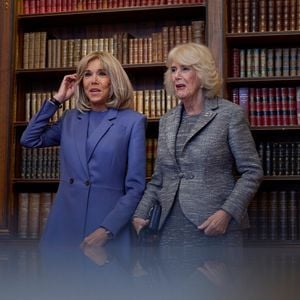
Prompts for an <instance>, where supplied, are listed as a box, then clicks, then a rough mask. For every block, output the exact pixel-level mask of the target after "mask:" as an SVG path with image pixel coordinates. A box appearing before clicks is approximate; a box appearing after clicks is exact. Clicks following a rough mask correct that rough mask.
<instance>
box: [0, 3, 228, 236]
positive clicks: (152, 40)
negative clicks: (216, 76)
mask: <svg viewBox="0 0 300 300" xmlns="http://www.w3.org/2000/svg"><path fill="white" fill-rule="evenodd" d="M12 2H13V5H12V7H11V11H10V13H11V17H12V18H13V24H11V26H12V27H11V28H15V32H14V35H13V37H12V41H13V43H12V45H11V47H8V49H13V53H14V54H13V57H12V59H13V61H14V69H13V71H12V76H13V79H12V80H11V81H10V84H9V83H8V87H7V90H9V91H11V93H12V95H13V101H11V102H10V118H9V119H7V121H9V124H11V135H12V138H11V141H10V142H9V143H8V145H7V146H8V147H9V149H10V150H9V152H8V153H11V155H10V160H9V172H7V173H8V176H6V179H7V194H8V195H9V196H8V197H7V199H5V200H4V199H3V200H1V202H0V203H1V204H3V205H4V206H7V207H9V212H10V213H8V211H4V214H5V218H6V223H5V226H4V227H5V229H6V232H5V234H4V236H5V237H9V238H14V239H15V238H16V239H36V238H38V237H39V235H40V233H41V230H42V228H43V224H44V221H45V213H46V212H47V210H48V209H49V203H51V201H53V198H54V195H55V192H56V189H57V186H58V173H57V170H58V166H57V160H56V157H57V152H58V151H59V149H46V150H45V151H44V150H32V149H30V150H24V149H23V148H22V147H21V146H20V144H19V139H20V136H21V134H22V132H23V130H24V129H25V126H26V124H27V122H28V120H29V119H30V117H31V115H32V114H33V113H34V112H35V111H36V110H38V108H39V105H40V103H41V101H43V100H44V99H45V98H47V97H48V96H49V95H51V93H53V91H54V90H55V89H56V88H58V86H59V83H60V81H61V79H62V77H63V76H64V75H65V74H68V73H71V72H74V71H75V68H76V62H77V61H78V59H80V57H79V55H81V54H82V55H84V53H87V52H89V51H91V50H101V49H105V50H108V51H111V52H112V53H113V54H114V55H116V57H117V58H118V59H119V60H120V61H121V62H122V64H123V66H124V68H125V70H126V72H127V73H128V75H129V77H130V79H131V81H132V83H133V85H134V89H135V92H136V102H135V103H136V104H135V109H136V110H139V111H141V112H143V113H144V114H146V115H147V117H148V119H149V121H148V127H147V139H148V141H147V148H149V149H152V150H151V151H149V153H150V155H149V156H148V157H147V160H149V170H147V173H148V174H149V176H150V173H151V168H153V166H152V165H151V164H153V160H154V157H155V147H156V138H157V133H158V120H159V117H160V116H161V115H163V114H164V112H165V111H166V110H168V109H169V108H170V107H172V106H174V105H176V103H174V102H172V99H167V96H166V95H165V94H164V92H163V73H164V71H165V67H164V60H165V57H166V54H167V52H168V50H169V49H170V47H172V45H174V44H176V43H178V42H184V41H185V40H186V39H188V40H192V41H196V42H204V43H206V44H207V45H208V46H209V47H210V48H211V49H212V50H213V54H214V56H215V59H216V61H217V66H218V68H219V70H220V72H221V73H222V72H223V51H222V40H223V31H222V30H223V27H222V24H223V1H222V0H216V1H201V0H195V1H184V3H182V2H183V1H165V0H160V1H154V2H153V1H136V3H135V5H132V4H133V3H134V2H132V1H130V2H128V3H127V2H126V1H121V0H120V1H119V2H118V1H66V2H64V1H59V2H57V3H62V5H63V8H58V6H56V7H50V8H49V6H48V8H47V5H49V3H50V2H51V1H12ZM52 2H53V3H54V2H55V1H52ZM69 2H72V3H73V4H74V6H73V7H69V8H68V7H65V6H64V3H69ZM38 3H46V7H45V8H43V7H42V8H41V7H40V6H39V5H38ZM47 3H48V4H47ZM92 3H93V4H92ZM95 3H97V6H87V5H96V4H95ZM109 3H115V6H109ZM117 3H119V6H117V5H116V4H117ZM100 4H101V5H102V6H100ZM150 4H151V5H150ZM30 5H31V6H30ZM84 5H86V6H84ZM103 5H105V7H103ZM130 5H131V6H130ZM178 16H180V18H179V17H178ZM195 24H196V25H195ZM203 25H204V26H203ZM199 26H200V27H199ZM199 35H200V36H199ZM166 41H167V42H168V46H162V45H163V44H164V42H166ZM36 45H38V46H36ZM149 45H151V47H150V46H149ZM136 48H137V49H138V50H136ZM141 49H142V50H141ZM70 53H72V56H70ZM78 53H79V54H78ZM148 98H149V99H148ZM147 99H148V100H149V106H148V107H146V104H145V103H147V101H148V100H147ZM151 99H152V100H151ZM153 99H154V100H153ZM138 100H142V102H141V103H142V104H139V105H138V104H137V103H138ZM151 101H152V102H153V101H154V106H155V109H156V110H155V113H153V112H152V111H153V108H152V106H151V105H152V104H151V103H152V102H151ZM71 102H72V101H71ZM158 103H159V104H158ZM161 103H164V105H162V104H161ZM141 106H142V108H141ZM70 107H72V104H70ZM158 107H159V109H158ZM68 108H69V107H64V108H63V109H68ZM63 109H62V110H61V111H60V113H61V112H62V111H63ZM151 109H152V110H151ZM56 117H59V115H57V116H56ZM56 117H55V118H56ZM54 121H55V120H54ZM3 128H4V127H3ZM6 131H7V132H9V130H6ZM37 170H39V172H36V171H37ZM1 180H2V179H1ZM45 199H46V200H45ZM37 203H39V204H37ZM30 206H31V207H33V210H34V211H35V212H36V216H35V217H34V216H32V214H30V213H28V212H27V216H26V215H25V216H24V215H23V216H22V213H21V212H22V211H23V213H24V210H25V213H26V210H28V207H30ZM41 211H42V212H43V217H41V216H39V217H38V218H39V221H38V222H37V220H36V218H37V213H38V214H41ZM29 218H35V221H30V222H31V223H32V222H33V224H31V225H30V226H29V225H28V223H29ZM41 218H42V220H41Z"/></svg>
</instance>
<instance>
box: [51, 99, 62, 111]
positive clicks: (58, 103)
mask: <svg viewBox="0 0 300 300" xmlns="http://www.w3.org/2000/svg"><path fill="white" fill-rule="evenodd" d="M49 101H50V102H51V103H52V104H54V105H55V106H57V107H58V108H60V107H62V103H60V102H59V101H58V100H56V99H55V98H54V97H52V98H51V99H49Z"/></svg>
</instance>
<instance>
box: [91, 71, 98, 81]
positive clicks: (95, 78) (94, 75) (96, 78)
mask: <svg viewBox="0 0 300 300" xmlns="http://www.w3.org/2000/svg"><path fill="white" fill-rule="evenodd" d="M98 80H99V76H98V74H96V73H95V74H93V75H92V82H98Z"/></svg>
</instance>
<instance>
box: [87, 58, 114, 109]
mask: <svg viewBox="0 0 300 300" xmlns="http://www.w3.org/2000/svg"><path fill="white" fill-rule="evenodd" d="M82 83H83V89H84V92H85V94H86V96H87V97H88V99H89V100H90V105H91V108H92V110H95V111H103V110H106V102H107V100H108V99H109V94H110V85H111V81H110V77H109V75H108V72H107V71H106V70H104V69H103V66H102V63H101V62H100V60H99V59H94V60H92V61H90V62H89V63H88V65H87V67H86V69H85V71H84V74H83V81H82Z"/></svg>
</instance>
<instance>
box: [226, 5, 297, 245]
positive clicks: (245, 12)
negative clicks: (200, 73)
mask: <svg viewBox="0 0 300 300" xmlns="http://www.w3.org/2000/svg"><path fill="white" fill-rule="evenodd" d="M275 2H276V5H277V6H274V7H273V6H272V3H275ZM292 4H293V5H295V7H293V8H292V7H291V5H292ZM225 8H226V9H225V11H224V12H225V27H226V29H225V41H224V45H225V46H224V52H225V53H226V54H225V55H226V59H225V60H226V65H224V83H225V91H224V93H225V96H226V97H227V98H228V99H230V100H232V101H234V102H236V101H237V100H238V101H240V100H241V99H242V101H243V105H244V107H246V110H247V111H246V112H245V113H246V114H247V115H248V117H249V122H250V124H251V130H252V134H253V136H254V139H255V141H256V143H257V146H258V150H259V147H260V150H261V149H262V148H263V151H264V152H263V153H260V154H263V155H261V158H262V160H263V165H264V172H265V177H264V180H263V183H262V185H261V187H260V190H259V192H258V194H257V199H254V200H253V203H251V204H250V206H249V215H250V223H251V225H252V229H250V231H249V232H248V233H247V234H246V241H247V244H250V245H264V246H266V245H267V246H278V245H290V246H291V245H297V244H300V215H299V209H300V185H299V183H300V176H299V175H300V173H299V147H300V119H299V117H298V118H297V114H298V116H299V113H300V111H299V110H300V107H299V103H300V99H299V97H300V92H299V91H300V84H299V79H300V39H299V36H300V17H299V13H300V2H299V1H291V2H289V1H280V4H278V3H277V1H264V0H263V1H251V0H239V1H236V0H233V1H226V5H225ZM274 20H275V21H276V22H277V23H276V24H277V25H276V24H274V23H273V22H275V21H274ZM276 26H277V27H276ZM266 49H267V50H266ZM268 49H270V50H269V52H268ZM292 49H293V50H292ZM295 49H296V50H295ZM275 51H277V52H275ZM265 53H267V57H266V60H265V56H264V55H265ZM278 53H279V54H278ZM282 53H285V57H284V55H283V54H282ZM292 53H296V56H293V55H294V54H292ZM250 54H252V57H250ZM273 54H274V56H271V55H273ZM255 56H256V57H255ZM265 62H266V63H267V64H265ZM265 67H266V68H267V69H264V68H265ZM234 68H236V69H234ZM272 68H273V69H272ZM276 68H277V69H276ZM284 68H285V69H284ZM292 68H295V69H292ZM257 70H258V72H256V71H257ZM276 72H277V73H278V74H279V75H277V74H276ZM284 72H285V73H284ZM275 89H277V91H276V93H277V94H276V97H275V96H274V94H273V91H275ZM278 89H279V90H278ZM288 89H289V91H292V92H290V94H286V93H285V91H287V90H288ZM237 91H238V92H237ZM245 91H246V92H245ZM279 91H280V93H281V94H280V93H279ZM239 92H242V93H239ZM244 92H245V93H244ZM294 92H296V93H295V95H294V94H293V93H294ZM241 96H242V97H243V98H241ZM274 101H275V102H276V103H277V104H276V105H278V106H273V104H274V103H275V102H274ZM261 103H263V104H264V105H266V106H264V108H263V109H261V110H259V111H255V109H258V107H259V109H260V108H261V106H260V104H261ZM287 103H288V104H289V106H288V108H287V109H286V110H285V108H286V106H285V104H287ZM240 104H242V103H240ZM255 105H256V106H255ZM280 105H281V106H280ZM297 106H298V107H297ZM252 110H254V111H252ZM261 116H262V117H265V121H264V122H260V121H258V118H261ZM270 116H271V118H274V116H275V117H278V118H283V119H284V118H286V117H287V116H288V118H289V117H290V119H289V121H287V120H286V119H284V121H283V122H284V124H282V123H280V122H281V120H282V119H280V121H278V120H277V123H276V122H275V121H274V119H272V120H271V121H270V120H269V119H267V118H269V117H270ZM255 118H256V119H255ZM292 118H294V119H293V120H291V119H292ZM257 122H258V123H260V124H257ZM274 122H275V123H276V124H274ZM266 149H267V150H266ZM278 149H279V150H278ZM282 149H285V150H284V151H285V152H283V150H282ZM266 152H267V153H266ZM262 156H264V157H262ZM270 159H271V160H272V161H271V162H270V161H269V160H270ZM265 160H267V162H266V161H265ZM268 166H271V167H272V170H268ZM294 168H295V169H294ZM297 168H298V169H297ZM270 173H271V174H270ZM278 194H279V195H284V199H283V196H282V199H280V197H279V198H278V199H277V200H276V201H277V202H276V201H274V203H277V204H276V205H278V207H274V205H275V204H274V203H273V202H272V196H271V195H273V198H274V195H278ZM265 198H266V199H265ZM273 200H274V199H273ZM264 201H265V203H264V204H261V202H264ZM255 202H257V203H256V204H255ZM264 205H265V206H264ZM284 205H285V206H284ZM280 207H281V209H280ZM283 207H285V208H283ZM274 211H275V213H274ZM272 214H273V215H272ZM274 215H275V216H276V217H274ZM291 220H292V222H293V224H290V223H289V222H291ZM272 226H273V227H272ZM274 228H275V229H274ZM272 230H273V231H272ZM274 230H275V231H276V233H275V234H274Z"/></svg>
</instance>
